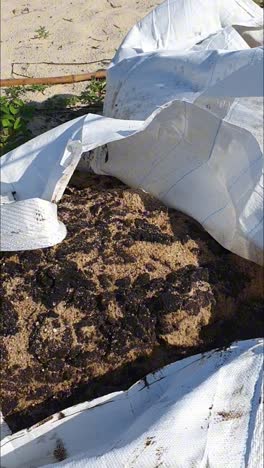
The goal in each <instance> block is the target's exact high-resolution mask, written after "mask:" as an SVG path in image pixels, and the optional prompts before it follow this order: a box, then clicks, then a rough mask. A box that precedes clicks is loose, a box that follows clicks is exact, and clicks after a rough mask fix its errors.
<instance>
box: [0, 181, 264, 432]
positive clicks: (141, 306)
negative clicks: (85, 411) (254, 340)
mask: <svg viewBox="0 0 264 468" xmlns="http://www.w3.org/2000/svg"><path fill="white" fill-rule="evenodd" d="M87 185H88V186H87V187H86V188H76V187H72V186H71V187H69V188H67V189H66V193H65V195H64V197H63V199H62V201H61V203H60V205H59V216H60V218H61V220H62V221H64V222H65V224H66V225H67V228H68V236H67V238H66V239H65V241H64V242H62V243H61V244H59V245H57V246H55V247H53V248H50V249H42V250H36V251H28V252H19V253H6V254H3V255H2V260H1V262H2V265H1V267H2V320H1V334H2V340H1V347H2V354H1V357H2V365H1V374H2V375H1V382H2V387H1V394H2V395H1V397H2V410H3V413H4V416H5V417H6V420H7V422H8V423H9V424H10V426H11V428H12V429H13V430H18V429H21V428H23V427H27V426H29V425H31V424H32V423H35V422H38V421H39V420H41V419H43V418H44V417H47V416H49V415H50V414H52V413H53V412H55V411H59V410H61V409H63V408H65V407H67V406H70V405H72V404H75V403H77V402H79V401H84V400H86V399H90V398H93V397H96V396H99V395H102V394H106V393H108V392H111V391H115V390H120V389H125V388H128V387H129V385H131V384H132V383H134V382H135V381H136V380H137V379H139V378H142V377H144V375H146V374H147V373H148V372H151V371H153V370H155V369H157V368H158V367H160V366H163V365H165V364H167V363H169V362H172V361H174V360H176V359H178V358H182V357H185V356H188V355H191V354H195V353H197V352H200V351H205V350H208V349H212V348H214V347H219V346H226V345H227V344H229V343H230V342H231V341H232V340H236V339H246V338H250V337H256V336H259V335H261V334H262V329H261V328H262V321H261V313H262V311H263V289H262V280H263V270H262V268H260V267H259V266H257V265H254V264H253V263H250V262H247V261H246V260H243V259H241V258H239V257H237V256H235V255H233V254H231V253H229V252H227V251H226V250H225V249H223V248H222V247H221V246H220V245H219V244H217V243H216V242H215V241H214V240H213V239H212V238H211V237H210V236H209V235H208V234H207V233H206V232H204V231H203V230H202V229H201V228H200V226H199V225H198V224H196V223H195V222H194V221H193V220H191V219H190V218H188V217H187V216H185V215H183V214H181V213H179V212H177V211H174V210H168V209H167V208H166V207H165V206H163V205H162V204H161V203H159V202H158V201H156V200H154V199H153V198H151V197H150V196H148V195H146V194H144V193H143V192H140V191H134V190H132V189H129V188H128V187H126V186H124V185H123V184H122V183H121V182H118V181H117V180H116V179H114V178H109V177H101V176H100V177H99V176H95V175H93V176H92V175H91V176H89V181H88V183H87Z"/></svg>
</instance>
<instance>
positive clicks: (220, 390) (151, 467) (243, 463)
mask: <svg viewBox="0 0 264 468" xmlns="http://www.w3.org/2000/svg"><path fill="white" fill-rule="evenodd" d="M262 365H263V341H261V340H249V341H244V342H243V341H242V342H238V343H235V344H234V345H232V346H231V347H230V348H229V349H227V350H225V351H223V350H222V351H212V352H210V353H206V354H199V355H196V356H192V357H189V358H186V359H183V360H182V361H178V362H176V363H174V364H171V365H169V366H167V367H164V368H163V369H161V370H159V371H157V372H155V373H154V374H150V375H148V376H147V377H146V378H145V379H144V380H142V381H139V382H138V383H136V384H135V385H134V386H133V387H131V388H130V389H129V390H128V391H126V392H117V393H114V394H110V395H108V396H105V397H102V398H98V399H96V400H94V401H92V402H86V403H83V404H80V405H77V406H74V407H72V408H69V409H67V410H64V411H63V412H61V413H58V414H57V415H55V416H54V417H53V418H51V419H50V420H48V421H47V422H43V423H42V424H38V425H36V426H34V427H32V428H30V429H28V430H25V431H21V432H18V433H16V434H14V435H12V436H8V437H6V438H5V439H4V440H3V441H2V443H1V455H2V466H3V467H5V468H18V467H19V468H29V467H31V468H36V467H43V466H51V465H52V466H54V467H56V466H58V467H59V466H64V467H67V468H70V467H76V468H77V467H78V468H156V467H167V468H192V467H195V468H206V467H209V466H210V468H223V467H226V468H260V467H261V466H263V438H262V435H263V405H262V401H261V400H262V392H261V386H262ZM58 454H59V455H60V456H61V458H65V460H64V461H62V462H61V463H56V460H58ZM56 457H57V458H56Z"/></svg>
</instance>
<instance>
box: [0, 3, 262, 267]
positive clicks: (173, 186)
mask: <svg viewBox="0 0 264 468" xmlns="http://www.w3.org/2000/svg"><path fill="white" fill-rule="evenodd" d="M261 39H262V10H261V9H260V8H259V7H258V6H256V5H255V4H254V3H253V2H252V1H251V0H221V1H220V0H219V1H218V2H217V1H214V2H212V1H211V0H174V1H169V0H167V1H166V2H164V3H163V4H162V5H161V6H160V7H158V8H157V9H156V10H154V11H153V13H151V14H150V15H148V16H147V17H146V18H145V19H144V20H142V21H141V22H139V23H138V25H136V26H135V27H134V28H133V29H132V30H131V31H130V33H129V34H128V36H127V38H126V39H125V40H124V42H123V44H122V45H121V47H120V49H119V50H118V52H117V54H116V57H115V58H114V60H113V63H112V64H111V66H110V69H109V71H108V79H107V96H106V101H105V110H104V112H105V115H106V116H107V117H108V118H107V117H99V116H95V115H88V116H86V117H81V118H79V119H76V120H74V121H71V122H69V123H67V124H64V125H62V126H60V127H58V128H57V129H54V130H52V131H50V132H48V133H46V134H44V135H41V136H40V137H38V138H36V139H34V140H32V141H31V142H28V143H26V144H25V145H23V146H21V147H20V148H18V149H17V150H14V151H12V152H11V153H9V154H7V155H6V156H5V157H3V158H2V161H1V164H2V182H3V184H2V193H3V196H4V197H5V198H7V199H10V193H12V192H16V199H17V200H25V204H26V205H27V203H28V200H29V199H32V198H40V199H44V200H47V201H48V202H55V201H58V200H59V199H60V197H61V196H62V194H63V190H64V189H65V187H66V184H67V182H68V180H69V177H70V175H71V173H72V172H73V170H74V168H75V167H76V165H77V163H78V160H79V159H80V157H81V154H82V153H84V152H88V151H90V150H92V149H93V148H97V147H100V146H102V145H104V144H106V143H108V158H106V157H105V156H106V152H105V151H104V150H102V149H101V148H99V149H98V151H96V152H95V154H93V155H92V156H93V157H92V160H91V155H90V156H89V155H88V157H87V156H86V157H84V158H83V160H82V162H81V164H80V165H79V168H81V169H86V168H87V159H88V166H89V167H90V166H91V167H92V169H93V170H94V171H95V172H97V173H99V174H110V175H113V176H116V177H118V178H120V179H121V180H123V181H124V182H126V183H127V184H129V185H130V186H132V187H140V188H142V189H143V190H146V191H148V192H150V193H152V194H153V195H154V196H156V197H158V198H159V199H160V200H162V201H163V202H164V203H165V204H167V205H169V206H171V207H173V208H177V209H180V210H182V211H183V212H185V213H187V214H189V215H190V216H192V217H193V218H195V219H196V220H197V221H199V222H200V223H201V224H202V225H203V226H204V228H205V229H206V230H207V231H208V232H209V233H210V234H211V235H212V236H213V237H214V238H215V239H216V240H217V241H218V242H220V243H221V244H222V245H223V246H224V247H226V248H227V249H229V250H231V251H233V252H235V253H237V254H238V255H241V256H243V257H245V258H249V259H251V260H253V261H255V262H258V263H262V262H263V128H262V126H263V115H262V114H263V100H262V95H263V49H262V48H260V47H256V48H250V45H257V46H258V45H259V44H260V42H261ZM11 203H16V202H11ZM32 203H33V202H32ZM7 211H9V207H7V208H6V209H5V212H4V221H5V222H4V224H3V228H2V231H1V242H2V245H1V247H2V250H19V249H25V248H36V244H38V246H39V247H42V246H47V245H52V244H54V243H56V242H58V241H59V240H61V238H62V232H59V233H58V230H61V226H60V225H59V224H58V223H53V222H49V220H48V219H46V224H47V226H46V230H45V233H47V238H46V240H45V241H44V240H43V238H41V239H39V240H38V241H36V235H35V231H36V229H38V226H36V223H35V220H33V221H32V222H31V225H33V224H34V223H35V224H34V229H32V230H31V233H30V232H28V231H27V229H25V226H27V224H28V221H27V220H26V221H25V219H24V214H23V212H21V218H22V219H21V223H20V218H18V219H17V218H16V226H17V229H13V222H12V219H13V218H12V215H11V217H10V216H9V217H8V218H7V219H6V218H5V216H6V213H7ZM43 218H44V216H43ZM14 237H15V238H16V241H14V242H12V241H10V239H14ZM52 238H53V241H52ZM30 245H31V247H30ZM12 246H15V247H12Z"/></svg>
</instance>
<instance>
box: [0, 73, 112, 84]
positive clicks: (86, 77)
mask: <svg viewBox="0 0 264 468" xmlns="http://www.w3.org/2000/svg"><path fill="white" fill-rule="evenodd" d="M93 78H96V79H97V80H103V79H104V78H106V70H101V71H97V72H94V73H83V74H81V75H65V76H49V77H46V78H8V79H6V80H0V88H4V87H11V86H26V85H36V84H38V85H55V84H66V83H79V82H80V81H90V80H92V79H93Z"/></svg>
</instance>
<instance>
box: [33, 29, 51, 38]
mask: <svg viewBox="0 0 264 468" xmlns="http://www.w3.org/2000/svg"><path fill="white" fill-rule="evenodd" d="M35 33H36V34H35V36H34V39H47V37H49V31H47V29H46V28H45V26H40V27H39V28H38V29H36V31H35Z"/></svg>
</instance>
